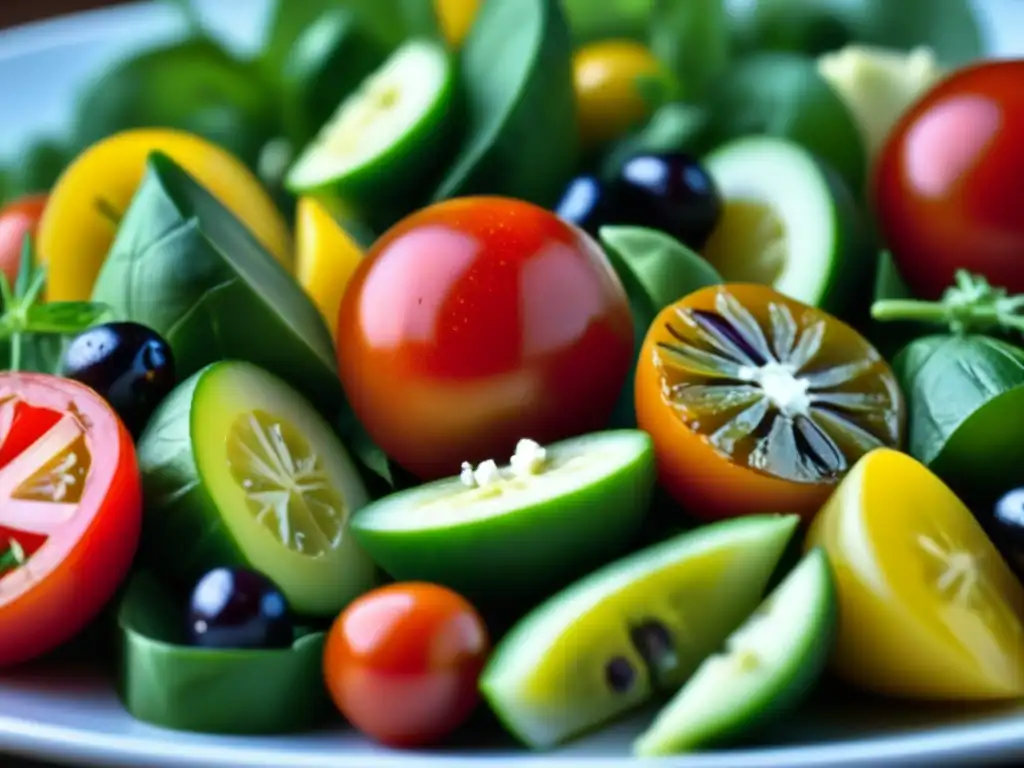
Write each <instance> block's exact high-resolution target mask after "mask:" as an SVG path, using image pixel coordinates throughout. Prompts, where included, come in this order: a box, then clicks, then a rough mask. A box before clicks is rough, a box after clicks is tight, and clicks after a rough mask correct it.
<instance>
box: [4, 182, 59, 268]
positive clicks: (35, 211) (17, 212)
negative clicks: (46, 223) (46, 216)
mask: <svg viewBox="0 0 1024 768" xmlns="http://www.w3.org/2000/svg"><path fill="white" fill-rule="evenodd" d="M46 199H47V195H46V194H32V195H25V196H24V197H20V198H18V199H17V200H14V201H12V202H10V203H8V204H7V205H5V206H4V207H3V208H2V209H0V272H3V273H4V274H5V275H6V276H7V279H8V280H9V281H10V282H11V285H13V284H14V281H15V280H16V279H17V278H18V265H19V264H20V263H21V247H22V244H23V243H24V241H25V235H26V234H31V235H35V231H36V227H37V226H38V225H39V219H40V217H42V215H43V208H45V207H46Z"/></svg>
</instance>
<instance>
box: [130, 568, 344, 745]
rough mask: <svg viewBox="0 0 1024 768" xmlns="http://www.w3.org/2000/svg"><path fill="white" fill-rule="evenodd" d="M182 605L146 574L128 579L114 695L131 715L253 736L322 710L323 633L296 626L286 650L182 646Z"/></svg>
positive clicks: (313, 718) (310, 718)
mask: <svg viewBox="0 0 1024 768" xmlns="http://www.w3.org/2000/svg"><path fill="white" fill-rule="evenodd" d="M183 615H185V606H183V605H181V602H180V600H176V599H175V598H174V595H173V593H172V591H171V590H169V589H166V588H165V587H164V586H163V585H162V584H160V583H159V582H158V581H157V580H156V579H155V578H154V577H153V576H151V575H150V574H149V573H147V572H144V571H143V572H140V573H137V574H135V575H134V576H133V577H132V579H131V580H130V581H129V583H128V586H127V588H126V589H125V592H124V596H123V597H122V599H121V602H120V605H119V607H118V612H117V623H118V627H119V629H120V632H121V648H122V659H121V665H120V670H119V672H120V680H119V685H118V689H119V694H120V696H121V700H122V701H123V702H124V706H125V708H126V709H127V710H128V711H129V712H130V713H131V715H132V716H133V717H135V718H137V719H139V720H142V721H144V722H147V723H152V724H153V725H158V726H161V727H163V728H172V729H177V730H187V731H199V732H206V733H215V734H240V735H260V734H271V733H288V732H293V731H299V730H306V729H309V728H311V727H315V726H317V725H319V724H321V723H322V722H324V719H325V715H327V714H328V713H329V711H330V707H329V699H328V697H327V694H326V690H325V689H324V686H323V681H322V656H323V648H324V637H325V636H324V633H323V632H310V631H307V630H301V629H300V630H298V631H297V632H296V639H295V642H294V643H293V644H292V646H291V647H290V648H283V649H277V650H264V651H260V652H258V653H253V652H251V651H245V650H233V649H213V648H197V647H194V646H189V645H186V644H185V642H184V637H183V634H184V633H183V631H182V627H183V625H184V622H183V621H182V619H181V617H182V616H183Z"/></svg>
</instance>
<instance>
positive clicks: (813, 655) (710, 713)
mask: <svg viewBox="0 0 1024 768" xmlns="http://www.w3.org/2000/svg"><path fill="white" fill-rule="evenodd" d="M836 615H837V614H836V598H835V584H834V581H833V577H832V570H831V567H830V566H829V562H828V558H827V557H826V556H825V552H824V551H823V550H821V549H815V550H812V551H811V552H810V553H808V554H807V555H806V556H805V557H804V559H803V560H802V561H801V562H800V564H799V565H797V567H796V568H795V569H793V571H792V572H790V574H789V575H788V576H787V577H786V578H785V579H784V580H783V581H782V583H781V584H779V586H778V587H776V588H775V590H774V591H773V592H772V593H771V594H770V595H769V596H768V598H767V599H766V600H765V601H764V602H763V603H762V604H761V607H760V608H758V610H757V611H756V612H755V613H754V614H753V615H752V616H751V617H750V618H749V619H748V620H747V621H746V622H745V623H744V624H743V626H742V627H740V628H739V629H738V630H736V631H735V632H734V633H732V634H731V635H730V636H729V638H728V639H727V640H726V641H725V650H724V651H722V652H719V653H716V654H715V655H713V656H710V657H709V658H708V659H707V660H705V661H704V663H703V664H701V666H700V669H698V670H697V672H696V673H695V674H694V676H693V677H692V678H690V680H689V681H687V683H686V685H685V686H683V688H682V690H680V691H679V693H677V694H676V696H675V697H674V698H673V699H672V701H671V702H669V704H668V705H667V706H666V707H665V708H664V709H663V710H662V711H661V712H660V713H659V714H658V716H657V718H655V720H654V723H653V724H652V725H651V727H650V728H649V729H648V730H647V731H646V732H644V733H643V734H642V735H641V736H640V737H639V738H638V739H637V740H636V742H635V743H634V745H633V751H634V753H635V754H636V755H638V756H641V757H659V756H663V755H672V754H676V753H679V752H686V751H690V750H693V749H696V748H698V747H703V746H706V745H709V744H714V743H719V742H722V741H726V740H729V739H732V738H735V737H737V736H739V735H741V734H742V733H744V732H746V731H748V730H749V729H752V728H754V727H757V726H763V725H764V724H765V722H767V721H768V720H770V719H774V718H775V717H778V716H779V715H781V714H783V713H785V712H787V711H789V710H790V709H791V708H792V707H793V706H795V705H796V704H797V703H799V702H800V701H802V700H803V699H804V697H805V696H806V695H807V694H809V693H810V692H811V691H812V690H813V688H814V686H815V684H816V683H817V682H818V679H819V678H820V677H821V673H822V672H823V671H824V669H825V664H826V662H827V661H828V657H829V653H830V651H831V649H832V639H833V635H834V632H835V627H836Z"/></svg>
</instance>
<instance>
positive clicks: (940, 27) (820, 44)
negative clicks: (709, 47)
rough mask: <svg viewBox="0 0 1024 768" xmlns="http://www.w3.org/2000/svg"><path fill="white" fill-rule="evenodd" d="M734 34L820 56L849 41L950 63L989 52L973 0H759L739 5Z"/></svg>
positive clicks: (756, 46) (747, 43)
mask: <svg viewBox="0 0 1024 768" xmlns="http://www.w3.org/2000/svg"><path fill="white" fill-rule="evenodd" d="M732 17H733V33H734V37H735V39H736V42H737V45H739V46H741V47H742V48H743V49H744V50H751V51H752V50H779V51H794V52H799V53H805V54H808V55H811V56H817V55H819V54H822V53H826V52H828V51H834V50H837V49H839V48H842V47H843V46H844V45H847V44H849V43H859V44H862V45H874V46H879V47H883V48H896V49H901V50H910V49H911V48H915V47H917V46H920V45H923V46H928V47H929V48H931V49H932V50H934V51H935V54H936V56H937V57H938V59H939V61H941V62H942V63H944V64H946V65H948V66H957V65H960V64H964V63H966V62H968V61H971V60H972V59H976V58H978V57H979V56H981V55H982V54H983V53H984V49H985V46H984V38H983V35H982V32H981V28H980V25H979V23H978V18H977V14H976V13H975V10H974V4H973V3H972V2H971V0H897V2H892V0H757V2H752V3H738V4H736V8H735V9H734V13H733V14H732Z"/></svg>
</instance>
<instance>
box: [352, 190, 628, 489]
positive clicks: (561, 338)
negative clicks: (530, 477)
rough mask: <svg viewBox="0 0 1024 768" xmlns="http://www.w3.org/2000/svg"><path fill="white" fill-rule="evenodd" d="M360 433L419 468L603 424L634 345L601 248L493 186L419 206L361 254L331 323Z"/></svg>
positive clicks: (495, 453)
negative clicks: (496, 194) (490, 191)
mask: <svg viewBox="0 0 1024 768" xmlns="http://www.w3.org/2000/svg"><path fill="white" fill-rule="evenodd" d="M337 348H338V363H339V371H340V374H341V380H342V383H343V384H344V385H345V390H346V392H347V394H348V397H349V399H350V401H351V403H352V407H353V409H354V410H355V413H356V415H357V416H358V417H359V420H360V421H361V422H362V424H363V425H364V426H365V427H366V429H367V431H368V432H369V434H370V436H371V437H372V438H373V439H374V440H375V442H376V443H377V444H378V445H379V446H380V447H381V448H382V449H383V450H384V452H385V453H386V454H387V455H388V456H390V457H392V458H393V459H394V460H395V461H396V462H397V463H398V464H400V465H401V466H402V467H404V468H405V469H406V470H408V471H409V472H411V473H412V474H414V475H416V476H417V477H419V478H421V479H424V480H427V479H436V478H439V477H446V476H450V475H456V474H458V472H459V468H460V466H461V465H462V462H464V461H471V462H479V461H484V460H486V459H494V460H496V461H504V460H507V458H508V457H509V456H511V455H512V452H513V451H514V450H515V446H516V443H517V442H518V441H519V440H520V439H521V438H524V437H529V438H531V439H533V440H537V441H539V442H541V443H542V444H543V443H549V442H554V441H556V440H560V439H563V438H567V437H571V436H574V435H577V434H582V433H586V432H591V431H594V430H597V429H601V428H603V427H604V426H605V424H606V423H607V422H608V419H609V418H610V416H611V412H612V409H613V408H614V406H615V402H616V399H617V398H618V396H619V393H620V392H621V391H622V388H623V386H624V384H625V380H626V376H627V374H628V372H629V368H630V365H631V362H632V359H633V323H632V320H631V316H630V309H629V302H628V299H627V298H626V293H625V289H624V288H623V287H622V283H621V282H619V278H618V277H617V276H616V274H615V272H614V270H613V269H612V267H611V265H610V264H609V262H608V260H607V258H606V257H605V255H604V253H603V252H602V251H601V249H600V247H599V246H598V245H597V244H596V243H595V242H594V241H593V239H591V237H590V236H589V235H587V234H586V233H585V232H583V231H582V230H580V229H578V228H576V227H574V226H572V225H570V224H567V223H566V222H564V221H562V220H561V219H559V218H558V217H557V216H555V215H554V214H552V213H550V212H549V211H545V210H543V209H542V208H539V207H537V206H534V205H531V204H529V203H524V202H520V201H516V200H508V199H504V198H487V197H483V198H463V199H456V200H449V201H447V202H444V203H439V204H437V205H433V206H431V207H429V208H426V209H424V210H422V211H419V212H418V213H414V214H413V215H411V216H409V217H408V218H406V219H405V220H404V221H402V222H400V223H399V224H397V225H396V226H395V227H393V228H392V229H391V230H390V231H389V232H387V233H386V234H385V235H384V236H383V237H382V238H381V239H380V240H378V241H377V243H375V244H374V246H373V247H372V248H371V249H370V252H369V253H368V254H367V256H366V257H365V258H364V259H363V260H362V261H361V262H360V263H359V266H358V267H357V268H356V271H355V274H354V275H353V276H352V279H351V281H350V283H349V287H348V289H347V290H346V291H345V295H344V297H343V298H342V302H341V310H340V312H339V317H338V333H337Z"/></svg>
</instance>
